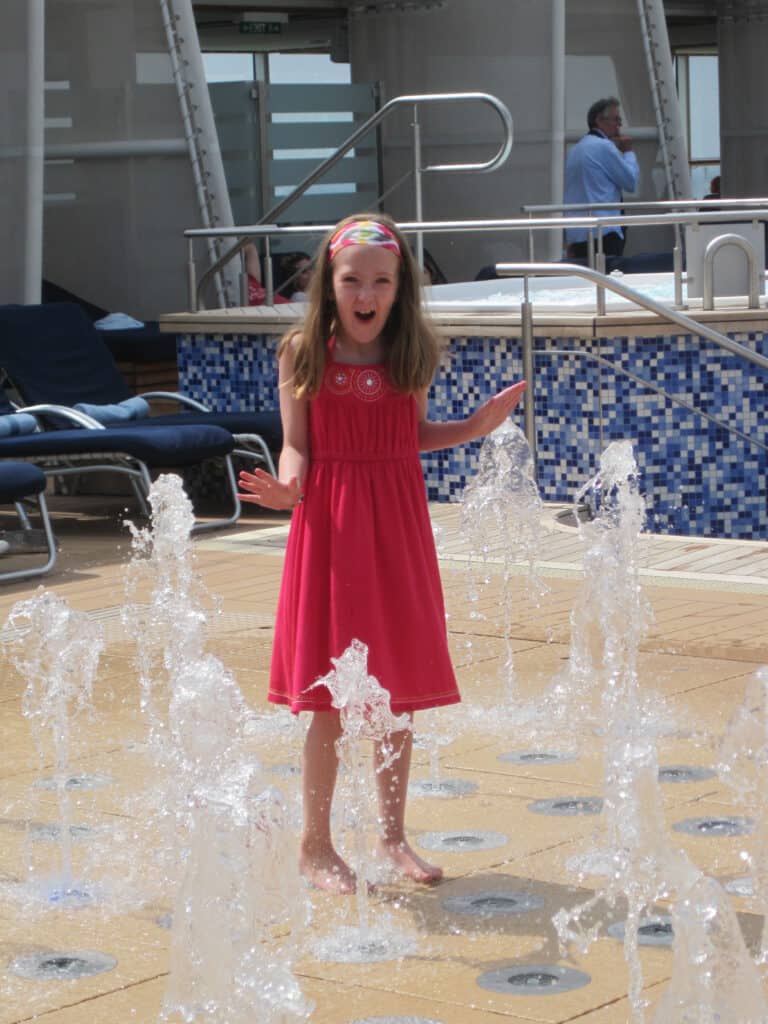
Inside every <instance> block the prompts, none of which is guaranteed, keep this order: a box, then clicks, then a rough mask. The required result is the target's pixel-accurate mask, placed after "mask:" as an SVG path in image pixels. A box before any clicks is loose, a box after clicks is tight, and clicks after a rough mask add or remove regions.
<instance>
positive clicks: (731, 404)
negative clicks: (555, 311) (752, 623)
mask: <svg viewBox="0 0 768 1024" xmlns="http://www.w3.org/2000/svg"><path fill="white" fill-rule="evenodd" d="M731 337H733V338H734V339H735V340H737V341H739V342H741V344H743V345H745V346H747V347H749V348H751V349H752V350H753V351H758V352H761V353H762V354H764V355H766V354H768V332H765V331H761V332H750V333H748V334H734V335H731ZM277 340H278V339H277V338H276V337H274V336H270V335H256V336H250V337H248V336H244V335H227V336H216V337H213V338H205V337H201V336H197V335H195V336H187V337H185V338H183V339H181V341H180V343H179V379H180V388H181V390H183V391H186V392H187V393H188V394H191V395H193V397H195V398H198V399H199V400H200V401H202V402H206V403H207V404H209V405H210V406H211V407H212V408H215V409H217V410H227V409H229V410H244V409H248V408H253V407H261V408H276V407H277V405H278V401H277V390H276V384H277V362H276V358H275V349H276V345H277ZM535 349H536V356H535V361H536V386H535V394H534V408H535V414H536V427H537V454H538V480H539V488H540V490H541V493H542V497H543V498H544V499H545V500H547V501H571V500H572V499H573V497H574V495H575V494H576V492H577V491H578V489H579V488H580V487H581V486H582V484H583V483H584V482H585V481H586V480H587V479H588V478H589V477H590V476H592V475H593V474H594V473H595V472H596V469H597V466H598V462H599V457H600V453H601V451H602V450H603V449H604V448H605V447H606V446H607V445H608V444H609V443H610V442H611V441H614V440H618V439H621V438H624V439H627V440H630V441H632V443H633V445H634V447H635V457H636V459H637V462H638V465H639V468H640V471H641V475H642V481H643V488H644V492H645V495H646V502H647V506H648V520H649V526H650V527H651V528H652V529H654V530H657V531H660V532H669V533H678V534H695V535H711V536H724V537H735V538H741V539H752V538H762V539H764V538H766V536H768V506H767V502H768V456H767V455H766V452H765V451H763V450H761V449H760V448H758V447H756V446H755V445H754V444H750V443H749V442H748V441H746V440H745V439H743V438H741V437H738V436H735V435H733V434H731V433H728V432H726V431H725V430H723V429H722V428H720V427H719V426H717V425H716V424H713V423H711V422H708V421H707V419H706V418H704V417H702V416H701V415H699V414H697V413H695V412H693V411H690V410H688V409H685V408H681V407H680V406H677V405H675V404H673V403H672V402H670V401H669V400H668V399H665V398H663V397H660V396H657V395H655V394H654V393H653V392H651V391H650V390H649V389H647V388H645V389H644V388H643V387H642V385H639V384H638V383H636V382H634V381H632V380H631V379H629V378H627V377H625V376H622V374H621V373H616V372H615V371H614V369H613V367H612V366H604V365H600V364H599V363H598V362H597V361H596V360H595V359H592V358H587V356H589V355H596V356H600V357H601V358H602V359H605V360H608V362H609V363H611V364H613V365H614V366H616V367H619V368H621V369H623V370H625V371H628V372H630V373H632V374H634V375H636V376H637V377H640V378H642V379H644V380H646V381H649V382H650V383H651V384H653V385H654V386H655V387H657V388H659V389H662V390H665V391H667V392H668V393H670V394H671V395H674V396H675V397H677V398H679V399H682V400H683V401H685V402H688V403H690V404H691V405H695V406H697V407H698V408H699V409H701V410H703V411H704V412H706V413H708V414H709V415H711V416H713V417H715V418H717V419H719V420H721V421H724V422H726V423H728V424H729V426H731V427H734V428H736V429H737V430H740V431H742V432H743V433H745V434H747V435H749V437H751V438H753V439H754V440H757V441H759V442H762V444H764V445H768V425H767V424H766V416H765V393H766V384H767V383H768V373H766V372H764V371H762V370H760V369H759V368H758V367H756V366H752V365H751V364H749V365H746V364H745V363H744V362H743V361H742V360H740V359H738V358H737V357H735V356H731V355H729V354H728V353H726V352H723V351H722V350H720V349H718V348H717V347H716V346H715V345H712V344H710V343H709V342H706V341H704V340H702V339H700V338H695V337H694V338H692V337H691V336H689V335H667V336H663V337H645V338H630V339H628V338H622V337H615V338H602V339H598V340H597V341H592V342H590V341H584V340H581V339H574V338H543V337H541V338H537V339H536V341H535ZM521 376H522V358H521V349H520V342H519V340H517V339H506V338H490V337H482V336H477V337H461V338H452V339H451V341H450V345H449V346H448V349H447V352H446V354H445V357H444V359H443V362H442V365H441V368H440V370H439V372H438V374H437V376H436V379H435V384H434V386H433V388H432V391H431V394H430V416H432V417H433V418H436V419H439V418H448V419H450V418H456V417H459V416H463V415H466V414H467V412H470V411H471V410H472V409H473V408H475V406H477V405H478V404H479V403H480V402H482V401H483V400H484V399H485V398H486V397H488V396H489V395H490V394H493V393H495V392H496V391H498V390H500V389H501V388H502V387H504V386H506V385H507V384H509V383H511V382H513V381H515V380H517V379H519V378H520V377H521ZM515 415H516V416H517V421H518V423H519V424H520V425H521V426H522V424H523V417H522V410H520V411H518V412H517V413H516V414H515ZM479 446H480V442H474V443H472V444H468V445H463V446H460V447H458V448H455V449H452V450H448V451H443V452H432V453H430V454H428V455H425V456H424V458H423V461H424V467H425V475H426V480H427V489H428V494H429V498H430V500H433V501H434V500H438V501H451V500H456V499H457V498H459V497H460V495H461V492H462V490H463V488H464V486H465V484H466V482H467V480H468V479H470V478H471V476H472V475H473V473H474V472H475V469H476V466H477V451H478V449H479Z"/></svg>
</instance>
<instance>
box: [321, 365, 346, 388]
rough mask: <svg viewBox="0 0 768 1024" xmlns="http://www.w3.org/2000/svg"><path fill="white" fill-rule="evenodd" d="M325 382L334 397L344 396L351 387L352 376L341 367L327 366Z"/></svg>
mask: <svg viewBox="0 0 768 1024" xmlns="http://www.w3.org/2000/svg"><path fill="white" fill-rule="evenodd" d="M325 382H326V384H327V386H328V389H329V390H330V391H332V392H333V393H334V394H335V395H346V393H347V392H348V391H349V389H350V388H351V387H352V375H351V374H350V372H349V370H347V369H345V368H344V367H343V366H329V367H328V371H327V372H326V375H325Z"/></svg>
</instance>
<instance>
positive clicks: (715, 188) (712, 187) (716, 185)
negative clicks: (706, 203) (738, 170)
mask: <svg viewBox="0 0 768 1024" xmlns="http://www.w3.org/2000/svg"><path fill="white" fill-rule="evenodd" d="M704 198H705V199H720V175H719V174H718V175H717V176H716V177H714V178H713V179H712V181H710V183H709V192H707V194H706V195H705V196H704Z"/></svg>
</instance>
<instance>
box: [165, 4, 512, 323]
mask: <svg viewBox="0 0 768 1024" xmlns="http://www.w3.org/2000/svg"><path fill="white" fill-rule="evenodd" d="M162 2H165V0H162ZM458 102H479V103H484V104H487V105H488V106H490V107H491V108H492V109H494V110H495V111H496V113H497V114H498V115H499V117H500V119H501V122H502V126H503V128H504V139H503V141H502V144H501V146H500V148H499V150H498V151H497V153H496V154H495V156H493V157H492V158H491V159H490V160H486V161H484V162H482V163H470V164H432V165H429V166H427V167H422V166H421V129H420V125H419V120H418V107H419V105H420V104H422V103H458ZM410 105H413V108H414V121H413V128H414V174H415V177H416V211H417V220H421V176H422V175H423V174H427V173H443V172H447V171H462V172H479V173H487V172H489V171H494V170H496V168H497V167H500V166H501V165H502V164H503V163H504V162H505V161H506V159H507V157H508V156H509V154H510V151H511V149H512V137H513V123H512V115H511V113H510V112H509V109H508V108H507V106H506V105H505V104H504V103H502V101H501V100H500V99H498V98H497V97H496V96H493V95H491V94H490V93H484V92H448V93H424V94H423V95H422V94H416V95H408V96H395V97H394V98H393V99H391V100H389V102H388V103H385V104H384V106H383V107H381V108H380V109H379V110H377V111H376V113H375V114H372V115H371V117H369V118H368V119H367V121H365V122H363V124H362V125H360V127H359V128H358V129H357V130H356V131H354V132H353V133H352V134H351V135H350V136H349V138H348V139H347V140H346V141H345V142H343V143H342V144H341V145H340V146H338V147H337V148H336V149H335V150H334V151H333V153H332V154H331V155H330V156H329V157H328V158H327V159H326V160H324V161H323V162H322V163H321V164H318V166H317V167H316V168H315V170H314V171H312V172H311V173H310V174H308V175H307V177H306V178H304V179H303V181H300V182H299V184H298V185H297V186H296V187H295V188H294V189H293V191H292V192H290V193H289V194H288V195H287V196H285V198H284V199H281V200H280V202H279V203H277V205H276V206H273V207H272V209H271V210H269V211H268V212H267V213H265V214H264V216H263V217H262V218H261V219H260V220H258V221H257V222H256V223H257V224H258V225H265V224H272V223H274V222H275V220H276V218H277V217H279V216H280V215H281V214H282V213H284V211H285V210H287V209H288V207H289V206H291V205H292V204H293V203H294V202H296V200H298V199H300V198H301V196H303V195H304V193H305V192H306V191H307V190H308V189H309V188H311V187H312V185H314V184H315V182H316V181H318V179H319V178H321V177H322V176H323V175H324V174H325V172H326V171H327V170H330V168H331V167H333V166H335V165H336V164H337V163H338V162H339V160H341V159H342V158H343V157H344V156H345V154H346V153H348V152H349V151H350V149H353V148H354V146H355V145H356V144H357V143H358V142H359V141H360V139H361V138H363V136H364V135H367V133H368V132H370V131H371V130H372V129H373V128H376V127H377V126H378V125H379V124H380V123H381V122H382V121H384V120H385V119H386V118H387V117H389V115H390V114H392V113H393V112H394V111H395V110H397V109H398V108H400V107H403V106H410ZM187 235H188V238H189V237H190V236H189V234H188V233H187ZM248 240H249V236H248V235H244V236H242V237H240V238H238V241H237V242H236V243H235V244H234V245H233V246H231V248H229V249H228V250H227V251H226V252H225V253H224V254H223V255H222V256H221V257H220V258H219V259H218V260H216V262H215V263H214V264H213V265H212V266H210V267H209V268H208V269H207V270H206V271H205V273H204V274H202V276H201V277H200V279H199V281H197V282H196V286H195V291H194V293H193V296H194V302H193V303H192V305H193V309H192V310H191V312H193V313H194V312H197V311H198V310H199V309H201V308H202V309H204V308H205V307H204V306H203V305H202V302H201V295H202V292H203V289H204V288H205V286H206V285H207V284H208V282H209V281H210V280H211V278H212V277H213V275H214V274H216V273H217V272H218V271H220V270H221V269H222V267H224V266H225V264H227V263H228V262H229V261H230V260H231V259H233V258H234V257H235V256H237V254H238V253H239V252H240V251H241V250H242V249H243V248H244V247H245V245H247V243H248ZM191 244H192V243H191V240H190V242H189V245H190V251H189V263H190V265H191V264H192V263H193V260H192V252H191ZM417 248H418V249H419V255H420V256H421V251H422V250H423V233H420V232H417ZM422 261H423V260H422ZM269 265H270V264H269V261H268V270H269ZM193 277H194V275H192V274H191V273H190V282H191V283H192V282H193ZM270 285H271V281H270V279H269V276H268V279H267V301H268V302H269V301H270V300H271V295H270V291H271V287H270Z"/></svg>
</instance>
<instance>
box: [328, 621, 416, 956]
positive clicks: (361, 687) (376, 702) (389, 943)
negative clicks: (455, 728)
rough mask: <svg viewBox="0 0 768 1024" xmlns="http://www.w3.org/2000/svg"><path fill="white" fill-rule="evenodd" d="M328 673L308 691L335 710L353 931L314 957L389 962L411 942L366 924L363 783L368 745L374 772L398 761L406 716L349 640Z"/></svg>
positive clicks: (370, 866)
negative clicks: (348, 835) (322, 691)
mask: <svg viewBox="0 0 768 1024" xmlns="http://www.w3.org/2000/svg"><path fill="white" fill-rule="evenodd" d="M331 661H332V663H333V666H334V667H333V670H332V671H331V672H329V673H328V675H326V676H323V677H322V679H318V681H317V682H316V683H313V685H312V686H311V687H310V689H314V687H316V686H325V687H327V689H328V691H329V692H330V694H331V702H332V705H333V707H334V708H337V709H338V710H339V717H340V721H341V736H340V737H339V739H338V740H337V741H336V750H337V753H338V756H339V768H340V777H341V779H342V780H344V781H345V782H346V784H347V786H348V789H349V792H348V793H347V794H345V796H344V806H345V808H346V824H347V827H348V828H349V829H350V830H351V832H352V836H353V845H354V849H353V856H352V857H351V858H350V859H351V867H352V868H353V870H354V872H355V875H356V877H357V885H356V887H355V901H356V909H357V926H356V927H355V928H343V929H340V931H339V933H338V935H337V936H335V937H332V938H331V939H330V940H325V941H323V942H321V943H318V944H317V950H316V951H317V955H318V956H319V957H320V958H321V959H326V960H348V961H367V960H381V959H392V958H394V957H399V956H403V955H406V954H407V953H410V952H411V951H412V950H413V948H414V944H413V942H412V941H411V940H410V939H409V938H408V937H407V936H404V935H401V934H400V933H399V932H398V931H397V930H396V929H395V928H394V927H393V926H392V925H391V924H390V923H389V921H388V919H387V918H386V916H385V915H383V914H382V915H380V916H379V920H378V921H377V923H376V924H375V925H371V924H370V922H369V900H368V885H369V883H371V882H373V881H374V880H375V874H376V872H375V857H374V856H373V855H372V854H371V852H370V850H369V835H370V831H371V828H372V825H373V823H374V822H375V821H376V812H375V811H374V810H373V809H372V803H373V801H372V795H371V793H372V787H371V785H370V782H369V780H368V775H369V773H368V771H367V761H368V757H367V744H368V742H370V741H372V742H373V743H375V744H376V745H377V749H378V751H379V760H378V764H377V771H383V770H386V769H388V768H390V767H391V766H392V765H393V764H394V763H395V762H396V761H397V759H398V757H399V756H400V749H399V748H398V747H396V746H395V743H394V737H395V736H396V734H397V733H402V732H404V731H406V730H410V728H411V719H410V716H409V715H407V714H403V715H395V714H393V713H392V710H391V708H390V704H389V693H388V692H387V691H386V690H385V689H384V688H383V687H382V686H381V685H380V684H379V681H378V680H377V679H376V678H375V676H371V675H369V674H368V648H367V647H366V645H365V644H363V643H361V642H360V641H359V640H353V641H352V643H351V644H350V646H349V647H348V648H347V649H346V650H345V651H344V653H343V654H342V655H341V657H340V658H332V659H331Z"/></svg>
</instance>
